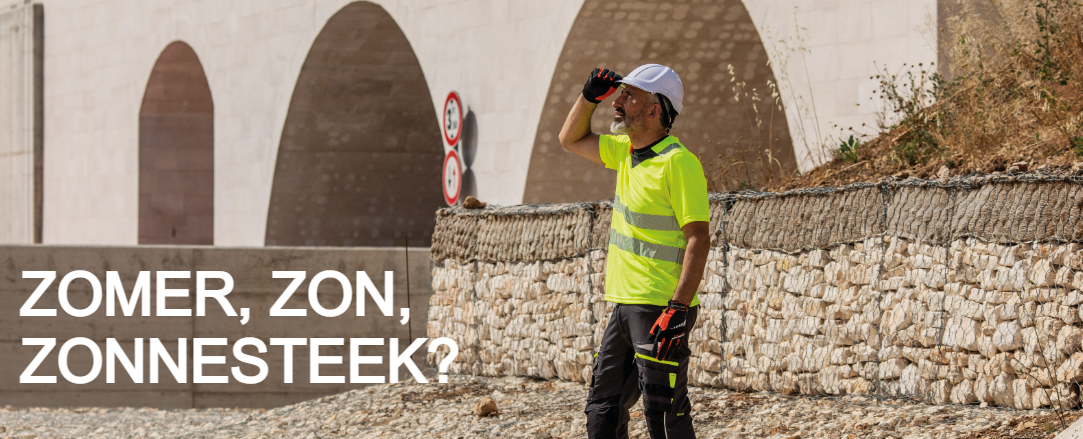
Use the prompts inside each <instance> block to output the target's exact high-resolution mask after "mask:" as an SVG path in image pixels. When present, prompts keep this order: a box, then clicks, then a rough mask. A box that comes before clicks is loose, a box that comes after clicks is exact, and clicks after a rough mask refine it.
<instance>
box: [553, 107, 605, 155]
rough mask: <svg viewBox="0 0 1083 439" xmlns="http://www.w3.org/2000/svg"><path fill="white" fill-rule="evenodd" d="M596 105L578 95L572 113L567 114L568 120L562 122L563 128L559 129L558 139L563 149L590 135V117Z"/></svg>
mask: <svg viewBox="0 0 1083 439" xmlns="http://www.w3.org/2000/svg"><path fill="white" fill-rule="evenodd" d="M595 108H598V104H595V103H591V102H590V101H588V100H587V99H586V98H584V97H583V95H579V99H576V101H575V105H573V106H572V111H570V112H569V113H568V119H566V120H565V121H564V127H563V128H561V129H560V135H559V136H558V139H559V140H560V144H561V145H563V146H564V147H565V148H567V147H568V145H570V144H572V143H575V142H577V141H579V140H580V139H582V138H584V137H586V136H587V135H588V134H590V133H591V132H590V117H591V116H593V115H594V109H595Z"/></svg>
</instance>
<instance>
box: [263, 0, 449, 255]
mask: <svg viewBox="0 0 1083 439" xmlns="http://www.w3.org/2000/svg"><path fill="white" fill-rule="evenodd" d="M439 126H440V125H439V121H438V119H437V117H436V110H435V109H434V107H433V104H432V99H431V97H430V95H429V88H428V85H427V83H426V82H425V76H424V74H423V72H422V70H421V65H420V64H419V63H418V60H417V56H416V55H415V54H414V51H413V48H412V47H411V46H410V42H409V41H408V40H407V39H406V35H404V34H403V32H402V30H401V29H400V28H399V26H398V25H397V24H396V23H395V21H394V19H392V18H391V16H390V15H389V14H388V13H387V11H385V10H384V9H383V8H382V7H380V6H379V5H376V4H373V3H369V2H355V3H351V4H349V5H346V6H345V7H343V8H342V9H341V10H339V11H338V12H337V13H335V15H333V16H332V17H331V18H330V19H329V20H328V21H327V23H326V24H325V25H324V27H323V29H322V30H321V31H320V33H319V35H318V36H317V37H316V40H315V42H313V44H312V47H311V49H310V50H309V53H308V57H307V58H306V59H305V62H304V64H303V66H302V67H301V73H300V75H299V77H298V79H297V85H296V86H295V88H294V91H293V97H292V98H291V100H290V106H289V112H288V113H287V115H286V122H285V126H284V127H283V129H282V140H281V143H280V144H279V148H278V160H277V162H276V164H275V175H274V183H273V185H272V189H271V200H270V206H269V209H268V214H267V233H266V244H267V245H290V246H400V245H403V241H404V237H405V236H406V235H409V238H410V244H411V245H426V246H427V245H430V244H431V242H432V233H433V228H434V227H435V223H436V220H435V212H436V209H437V208H439V207H440V206H441V205H442V204H443V195H442V193H441V189H440V187H441V186H440V172H441V170H442V165H443V154H444V151H443V144H442V140H441V138H440V136H441V134H440V132H439Z"/></svg>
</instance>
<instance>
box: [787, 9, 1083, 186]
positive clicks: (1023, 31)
mask: <svg viewBox="0 0 1083 439" xmlns="http://www.w3.org/2000/svg"><path fill="white" fill-rule="evenodd" d="M944 31H945V32H944V33H942V34H941V36H942V38H944V41H943V42H942V44H941V47H942V49H947V50H948V53H947V59H948V61H949V64H948V66H947V69H943V68H941V70H942V71H946V72H949V73H948V74H947V75H945V76H946V77H945V76H941V75H940V74H939V73H936V72H934V71H932V69H931V68H925V67H923V66H920V65H919V66H908V67H909V69H908V70H907V71H906V72H904V73H900V74H890V73H889V72H887V70H884V71H883V72H882V74H881V75H879V78H880V79H881V84H880V92H881V98H882V99H883V100H884V103H885V109H886V113H885V115H884V117H882V118H881V123H880V127H879V128H880V129H879V133H878V135H877V136H876V137H875V138H873V139H871V140H869V141H867V142H865V143H863V144H862V145H860V147H858V148H857V154H856V157H855V159H853V160H843V159H842V158H836V159H835V160H833V161H831V162H828V163H825V164H824V165H822V166H820V167H818V168H816V169H814V170H812V171H810V172H809V173H807V174H805V175H802V176H800V177H797V178H795V179H793V180H791V181H788V182H785V183H783V184H782V185H781V186H780V188H783V189H786V188H795V187H809V186H819V185H833V186H834V185H843V184H848V183H853V182H857V181H876V180H879V179H880V178H882V177H884V176H887V175H898V176H904V175H905V176H915V177H920V178H935V177H938V176H939V177H943V176H945V175H952V176H957V175H969V174H972V173H991V172H1003V171H1005V170H1016V169H1020V168H1023V167H1016V168H1010V166H1011V165H1012V164H1013V163H1016V162H1027V165H1028V166H1029V167H1030V168H1031V169H1033V168H1035V167H1042V166H1044V167H1046V168H1049V169H1051V170H1056V169H1066V168H1067V167H1068V166H1069V165H1071V164H1072V163H1073V162H1074V161H1076V160H1078V159H1079V157H1080V156H1081V155H1083V82H1081V81H1083V5H1081V4H1080V3H1079V2H1078V1H1073V0H1038V1H999V0H958V5H957V8H956V9H955V11H954V14H953V16H951V17H949V18H948V19H947V28H946V29H944ZM945 43H950V44H945ZM923 69H925V70H923ZM1023 169H1025V168H1023Z"/></svg>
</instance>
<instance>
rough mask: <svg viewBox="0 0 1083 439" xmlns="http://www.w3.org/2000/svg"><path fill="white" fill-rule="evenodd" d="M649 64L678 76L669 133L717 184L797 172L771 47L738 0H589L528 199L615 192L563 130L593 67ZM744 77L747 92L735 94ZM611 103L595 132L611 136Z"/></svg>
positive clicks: (611, 179)
mask: <svg viewBox="0 0 1083 439" xmlns="http://www.w3.org/2000/svg"><path fill="white" fill-rule="evenodd" d="M646 63H659V64H664V65H668V66H670V67H673V69H674V70H675V71H676V72H677V73H678V74H679V75H680V76H681V80H682V82H683V83H684V87H685V101H684V102H685V104H684V111H683V113H682V114H681V115H680V116H679V117H678V118H677V121H676V123H675V124H674V128H673V132H672V133H673V135H675V136H677V137H678V138H680V139H681V142H682V143H683V144H684V145H685V146H687V147H688V148H689V149H690V150H692V151H693V152H695V153H696V154H697V155H698V156H699V158H700V160H701V161H702V162H703V165H704V168H705V171H706V172H707V174H708V180H709V182H710V184H711V186H712V188H711V189H712V190H719V191H720V190H731V189H738V188H739V187H740V186H743V185H742V184H740V183H741V182H745V183H746V184H747V185H749V186H755V187H762V185H764V184H766V183H767V180H768V178H769V174H768V172H767V169H768V166H770V167H771V169H773V172H774V174H775V175H776V176H777V175H778V173H779V172H780V171H779V170H780V169H781V172H786V173H790V172H793V171H794V170H796V169H797V163H796V160H795V158H794V152H793V142H792V140H791V138H790V133H789V128H788V127H787V123H786V114H785V111H783V109H782V108H780V107H779V106H777V105H769V104H768V103H770V102H773V101H774V99H773V98H772V89H771V88H770V86H769V85H768V84H769V83H775V78H774V74H773V72H772V71H771V67H770V66H769V65H768V57H767V52H766V49H765V48H764V46H763V42H762V41H761V40H760V36H759V33H758V32H757V30H756V27H755V25H754V24H753V22H752V19H751V18H750V17H749V15H748V11H747V10H746V9H745V6H744V3H742V1H741V0H704V1H690V0H680V1H673V2H624V1H619V0H586V1H585V2H584V3H583V7H582V8H581V9H580V11H579V15H578V16H577V17H576V19H575V22H574V24H573V25H572V29H571V31H570V32H569V34H568V38H567V40H566V41H565V43H564V48H563V50H562V51H561V54H560V58H559V61H558V64H557V66H556V69H555V70H554V73H553V79H552V81H551V83H550V85H549V93H548V95H547V96H546V101H545V106H544V107H543V108H542V115H541V118H540V121H539V123H538V131H537V134H535V136H534V147H533V150H532V152H531V157H530V169H529V171H528V173H527V183H526V190H525V191H524V194H523V202H525V203H558V202H572V201H585V200H598V199H607V198H612V196H613V188H614V185H615V180H616V175H615V173H614V172H606V171H603V170H602V169H601V167H600V166H598V165H595V164H593V163H590V162H588V161H587V160H583V159H580V158H579V157H576V156H574V155H572V154H571V153H568V152H566V151H564V149H563V148H561V146H560V143H559V142H558V141H557V133H559V132H560V128H561V126H562V125H563V123H564V119H565V118H566V117H567V114H568V111H569V110H570V109H571V106H572V104H573V103H574V102H575V100H576V99H577V98H578V97H579V95H580V92H581V90H582V88H583V82H584V81H585V80H586V77H587V75H588V74H589V73H590V71H591V69H593V68H594V67H607V68H610V69H615V70H616V71H617V72H619V73H622V74H626V73H628V72H630V71H631V70H632V69H634V68H636V67H637V66H639V65H642V64H646ZM730 65H732V66H733V68H734V72H733V73H734V74H732V75H731V74H730V72H729V66H730ZM731 79H732V82H731ZM738 84H743V85H744V90H745V91H744V92H735V90H734V87H735V86H737V85H738ZM753 88H755V93H753V92H752V90H753ZM735 95H739V97H740V98H741V99H740V100H735V99H734V98H735ZM753 95H755V96H756V99H758V101H753V100H752V96H753ZM752 102H757V109H758V112H757V111H755V110H753V109H752V108H751V106H750V104H751V103H752ZM611 103H612V98H610V99H607V100H606V101H604V102H603V103H602V105H600V106H599V108H598V111H596V112H595V114H594V117H593V118H592V120H591V127H592V129H593V130H594V132H596V133H609V123H610V122H611V121H612V120H613V108H612V106H611ZM757 121H758V123H757ZM767 151H770V157H771V159H770V160H769V159H768V157H767V156H768V154H767Z"/></svg>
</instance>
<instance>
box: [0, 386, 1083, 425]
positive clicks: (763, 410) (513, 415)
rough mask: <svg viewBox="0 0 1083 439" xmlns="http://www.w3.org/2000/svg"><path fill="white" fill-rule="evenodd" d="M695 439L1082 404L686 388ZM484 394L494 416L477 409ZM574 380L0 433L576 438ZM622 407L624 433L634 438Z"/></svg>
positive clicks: (954, 419)
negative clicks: (1006, 405)
mask: <svg viewBox="0 0 1083 439" xmlns="http://www.w3.org/2000/svg"><path fill="white" fill-rule="evenodd" d="M690 394H691V398H692V400H693V403H694V404H695V407H696V411H695V412H694V413H695V416H696V418H695V419H696V430H697V432H698V436H699V437H701V438H787V439H789V438H821V437H822V438H840V439H850V438H965V439H977V438H1051V437H1053V436H1054V435H1055V433H1056V432H1057V431H1059V430H1060V428H1061V424H1062V419H1063V424H1064V425H1068V424H1071V422H1073V421H1074V420H1075V419H1077V418H1078V417H1080V415H1083V412H1066V413H1059V414H1058V413H1054V412H1051V411H1040V410H1035V411H1017V410H1010V409H998V408H981V407H977V406H934V405H926V404H921V403H916V402H912V401H908V400H902V399H877V398H868V397H861V396H844V397H832V398H810V397H804V396H782V395H775V394H768V393H739V392H731V391H726V390H719V389H706V388H691V389H690ZM486 396H488V397H491V398H492V399H493V400H494V401H495V402H496V404H497V406H498V408H499V412H498V413H497V414H495V415H492V416H487V417H479V416H477V415H476V414H475V412H474V407H475V404H477V403H478V402H479V400H480V399H481V398H483V397H486ZM585 397H586V389H585V387H584V386H583V384H580V383H570V382H562V381H541V380H534V379H530V378H481V377H479V378H473V377H470V376H453V377H452V378H451V383H450V384H416V383H400V384H390V385H381V386H373V387H369V388H366V389H362V390H355V391H351V392H347V393H342V394H339V395H332V396H328V397H324V398H319V399H314V400H311V401H305V402H302V403H298V404H294V405H291V406H286V407H281V408H277V409H272V410H253V409H201V410H157V409H132V408H122V409H104V408H89V409H40V408H34V409H11V408H6V409H0V438H6V437H12V438H88V437H95V438H144V437H145V438H158V437H188V438H338V437H351V438H352V437H361V438H369V437H371V438H409V439H415V438H426V439H435V438H452V439H455V438H463V439H466V438H501V439H504V438H544V439H555V438H571V437H576V438H579V437H584V436H585V434H584V425H583V424H584V422H585V416H584V415H583V413H582V407H583V401H584V398H585ZM642 417H643V415H642V414H641V413H639V412H638V407H637V409H636V411H635V412H633V414H632V426H633V433H632V437H634V438H636V437H637V438H646V437H647V436H646V432H645V431H644V430H643V428H644V422H643V419H642Z"/></svg>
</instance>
